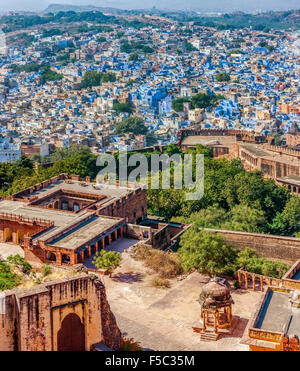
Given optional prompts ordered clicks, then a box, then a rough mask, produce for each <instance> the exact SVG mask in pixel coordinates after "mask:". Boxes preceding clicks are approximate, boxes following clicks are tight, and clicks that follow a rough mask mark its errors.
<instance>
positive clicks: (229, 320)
mask: <svg viewBox="0 0 300 371" xmlns="http://www.w3.org/2000/svg"><path fill="white" fill-rule="evenodd" d="M226 312H227V322H229V323H230V322H231V314H230V307H227V308H226Z"/></svg>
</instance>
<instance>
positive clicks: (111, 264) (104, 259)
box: [93, 250, 122, 270]
mask: <svg viewBox="0 0 300 371" xmlns="http://www.w3.org/2000/svg"><path fill="white" fill-rule="evenodd" d="M121 259H122V256H121V254H120V253H119V252H115V251H105V250H101V251H100V253H99V252H97V253H96V255H95V256H94V258H93V263H94V265H95V267H96V268H97V269H108V270H112V269H115V268H117V266H118V265H119V264H120V261H121Z"/></svg>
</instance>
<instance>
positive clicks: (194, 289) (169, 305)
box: [103, 252, 262, 351]
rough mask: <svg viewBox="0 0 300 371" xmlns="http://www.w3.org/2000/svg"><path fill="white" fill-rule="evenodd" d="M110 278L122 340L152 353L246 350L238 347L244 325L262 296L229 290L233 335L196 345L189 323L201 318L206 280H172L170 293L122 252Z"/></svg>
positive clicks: (199, 277) (109, 290) (111, 300)
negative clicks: (201, 296) (235, 320)
mask: <svg viewBox="0 0 300 371" xmlns="http://www.w3.org/2000/svg"><path fill="white" fill-rule="evenodd" d="M122 257H123V259H122V262H121V264H120V267H118V268H117V269H116V270H115V272H114V274H113V277H112V278H109V277H107V276H106V277H104V278H103V281H104V283H105V286H106V291H107V296H108V300H109V303H110V305H111V308H112V311H113V312H114V314H115V316H116V319H117V322H118V324H119V327H120V329H121V331H122V333H123V334H124V335H125V336H126V337H133V338H134V339H135V340H136V341H139V342H140V343H141V345H142V346H143V347H144V348H146V349H153V350H166V351H167V350H248V346H246V345H243V344H240V339H241V337H242V335H243V333H244V330H245V327H246V326H247V324H248V321H249V319H250V317H251V315H252V313H253V311H254V309H255V307H256V304H257V302H258V301H259V300H260V298H261V295H262V293H261V292H253V291H248V292H246V291H243V290H234V291H233V292H232V297H233V300H234V302H235V304H234V305H233V314H234V315H238V316H239V317H240V321H239V323H238V326H237V327H236V329H235V331H234V333H233V334H232V335H230V336H229V335H222V336H221V337H220V339H219V340H218V341H215V342H205V341H200V336H199V334H196V333H194V332H193V330H192V325H193V324H194V323H195V322H198V321H199V319H200V305H199V303H198V302H197V301H196V299H198V297H199V294H200V291H201V287H202V286H203V285H204V284H205V283H207V282H208V280H209V278H208V277H205V276H203V275H201V274H199V273H196V272H195V273H192V274H190V275H189V276H187V277H186V278H184V279H182V280H179V279H171V280H170V285H171V287H170V288H169V289H163V288H155V287H153V286H152V285H151V280H152V279H153V277H154V274H153V272H152V271H150V270H149V269H148V268H146V267H145V266H144V265H143V263H142V262H140V261H136V260H133V259H132V258H131V257H130V256H129V254H128V253H127V252H125V253H123V254H122Z"/></svg>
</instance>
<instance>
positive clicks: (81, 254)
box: [80, 250, 84, 262]
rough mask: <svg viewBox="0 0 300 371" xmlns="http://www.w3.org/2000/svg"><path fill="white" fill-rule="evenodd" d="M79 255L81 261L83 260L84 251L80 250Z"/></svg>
mask: <svg viewBox="0 0 300 371" xmlns="http://www.w3.org/2000/svg"><path fill="white" fill-rule="evenodd" d="M80 256H81V261H82V262H83V261H84V251H83V250H82V251H80Z"/></svg>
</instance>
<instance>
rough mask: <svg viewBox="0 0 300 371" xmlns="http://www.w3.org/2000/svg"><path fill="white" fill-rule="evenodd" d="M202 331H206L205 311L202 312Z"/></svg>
mask: <svg viewBox="0 0 300 371" xmlns="http://www.w3.org/2000/svg"><path fill="white" fill-rule="evenodd" d="M203 331H204V332H205V331H206V311H204V312H203Z"/></svg>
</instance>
